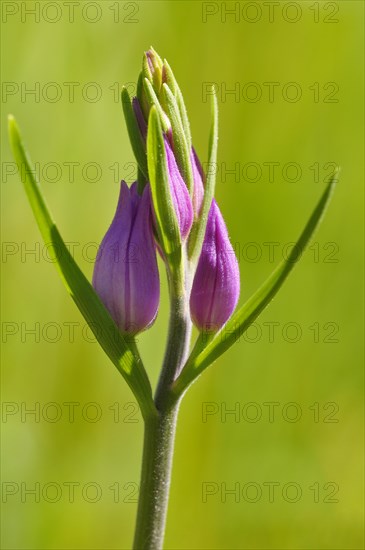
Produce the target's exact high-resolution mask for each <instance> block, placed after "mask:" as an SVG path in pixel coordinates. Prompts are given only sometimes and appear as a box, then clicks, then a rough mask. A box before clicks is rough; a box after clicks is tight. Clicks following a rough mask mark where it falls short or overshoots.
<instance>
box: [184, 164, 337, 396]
mask: <svg viewBox="0 0 365 550" xmlns="http://www.w3.org/2000/svg"><path fill="white" fill-rule="evenodd" d="M337 180H338V171H336V172H335V174H334V175H333V176H332V178H331V180H330V182H329V184H328V186H327V187H326V189H325V191H324V193H323V195H322V197H321V199H320V200H319V202H318V204H317V206H316V208H315V209H314V211H313V213H312V215H311V217H310V219H309V221H308V222H307V225H306V226H305V228H304V230H303V232H302V234H301V235H300V237H299V239H298V241H297V242H296V244H295V246H294V247H293V249H292V251H291V253H290V255H289V256H288V258H286V259H285V260H283V261H282V262H281V264H280V265H279V266H278V267H277V268H276V269H275V270H274V271H273V273H272V274H271V275H270V277H269V278H268V279H267V280H266V281H265V283H264V284H263V285H262V286H261V287H260V288H259V289H258V290H257V291H256V292H255V294H254V295H253V296H251V298H249V300H248V301H247V302H246V303H245V304H243V306H241V308H240V309H239V310H238V311H237V312H236V313H235V314H234V315H233V316H232V317H231V319H230V320H229V321H228V323H227V324H226V325H225V326H224V327H223V328H222V329H221V330H220V332H218V333H217V334H216V336H215V338H214V339H213V340H212V341H210V342H209V343H208V345H207V346H206V347H205V348H204V349H203V350H202V351H201V352H200V353H199V354H196V353H193V354H192V357H191V359H190V358H189V359H188V361H187V364H186V366H185V367H184V369H183V371H182V373H181V375H180V377H179V378H178V379H177V380H176V382H175V386H174V392H175V393H176V395H180V394H181V393H182V392H183V391H185V389H186V388H187V387H188V386H189V385H190V384H191V382H193V380H195V379H196V378H197V377H198V376H199V375H200V374H201V373H202V372H203V370H204V369H206V368H207V367H208V366H209V365H210V364H211V363H213V362H214V361H215V360H216V359H218V357H219V356H220V355H222V353H224V352H225V351H226V350H227V349H228V348H230V347H231V346H232V345H233V344H234V343H235V342H238V341H239V339H240V337H241V336H242V335H243V333H244V332H245V331H246V330H247V329H248V328H249V326H250V325H251V324H252V323H253V322H254V321H255V319H256V318H257V317H258V316H259V315H260V313H261V312H262V311H263V310H264V309H265V307H266V306H267V305H268V304H269V303H270V302H271V300H272V299H273V298H274V296H275V295H276V293H277V292H278V291H279V289H280V288H281V286H282V285H283V283H284V282H285V280H286V278H287V277H288V275H289V273H290V272H291V270H292V269H293V267H294V266H295V264H296V262H297V261H298V260H299V259H300V258H301V256H302V254H303V252H304V249H305V247H306V246H307V244H308V242H309V240H310V239H311V237H312V235H313V233H314V231H315V230H316V228H317V227H318V225H319V223H320V222H321V220H322V218H323V215H324V212H325V209H326V206H327V204H328V202H329V199H330V197H331V195H332V192H333V189H334V187H335V184H336V182H337Z"/></svg>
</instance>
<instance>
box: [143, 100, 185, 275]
mask: <svg viewBox="0 0 365 550" xmlns="http://www.w3.org/2000/svg"><path fill="white" fill-rule="evenodd" d="M147 160H148V173H149V175H150V185H151V194H152V202H153V208H154V212H155V218H156V225H157V233H158V238H159V243H160V246H161V248H162V251H163V253H164V255H165V257H166V259H167V261H168V263H169V266H170V268H171V270H172V271H173V272H176V270H180V267H181V235H180V229H179V224H178V221H177V218H176V213H175V208H174V204H173V201H172V197H171V191H170V180H169V172H168V167H167V160H166V152H165V144H164V138H163V134H162V128H161V123H160V118H159V115H158V113H157V110H156V107H152V109H151V112H150V117H149V121H148V132H147Z"/></svg>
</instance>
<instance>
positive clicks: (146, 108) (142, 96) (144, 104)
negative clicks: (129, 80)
mask: <svg viewBox="0 0 365 550" xmlns="http://www.w3.org/2000/svg"><path fill="white" fill-rule="evenodd" d="M144 78H145V77H144V76H143V73H142V71H141V72H140V73H139V76H138V81H137V98H138V100H139V103H140V105H141V109H142V112H143V114H144V117H145V119H146V120H148V117H149V115H150V105H149V103H148V100H147V96H146V92H145V91H144V83H143V82H144Z"/></svg>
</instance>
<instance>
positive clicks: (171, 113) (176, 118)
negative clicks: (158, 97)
mask: <svg viewBox="0 0 365 550" xmlns="http://www.w3.org/2000/svg"><path fill="white" fill-rule="evenodd" d="M162 93H163V99H164V102H165V105H166V112H167V115H168V117H169V119H170V122H171V127H172V136H173V139H174V152H175V155H176V160H177V163H178V165H179V167H180V169H181V172H182V176H183V178H184V181H185V183H186V186H187V188H188V189H189V193H190V196H192V195H193V191H194V178H193V169H192V166H191V161H190V149H189V147H188V143H187V141H186V136H185V134H184V128H183V125H182V121H181V116H180V112H179V108H178V106H177V103H176V99H175V97H174V96H173V94H172V92H171V90H170V88H169V87H168V85H167V84H163V86H162Z"/></svg>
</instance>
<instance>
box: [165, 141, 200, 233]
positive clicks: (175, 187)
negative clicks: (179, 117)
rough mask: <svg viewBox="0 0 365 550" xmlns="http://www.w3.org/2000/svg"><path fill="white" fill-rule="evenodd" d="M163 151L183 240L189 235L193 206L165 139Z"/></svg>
mask: <svg viewBox="0 0 365 550" xmlns="http://www.w3.org/2000/svg"><path fill="white" fill-rule="evenodd" d="M165 150H166V160H167V168H168V171H169V176H170V189H171V195H172V200H173V203H174V206H175V212H176V217H177V221H178V224H179V227H180V233H181V237H182V238H183V239H184V238H186V237H187V235H188V234H189V231H190V229H191V226H192V223H193V205H192V202H191V199H190V195H189V191H188V189H187V187H186V185H185V182H184V180H183V178H182V176H181V174H180V171H179V168H178V166H177V163H176V160H175V155H174V153H173V151H172V149H171V146H170V144H169V142H168V140H167V139H166V138H165Z"/></svg>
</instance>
